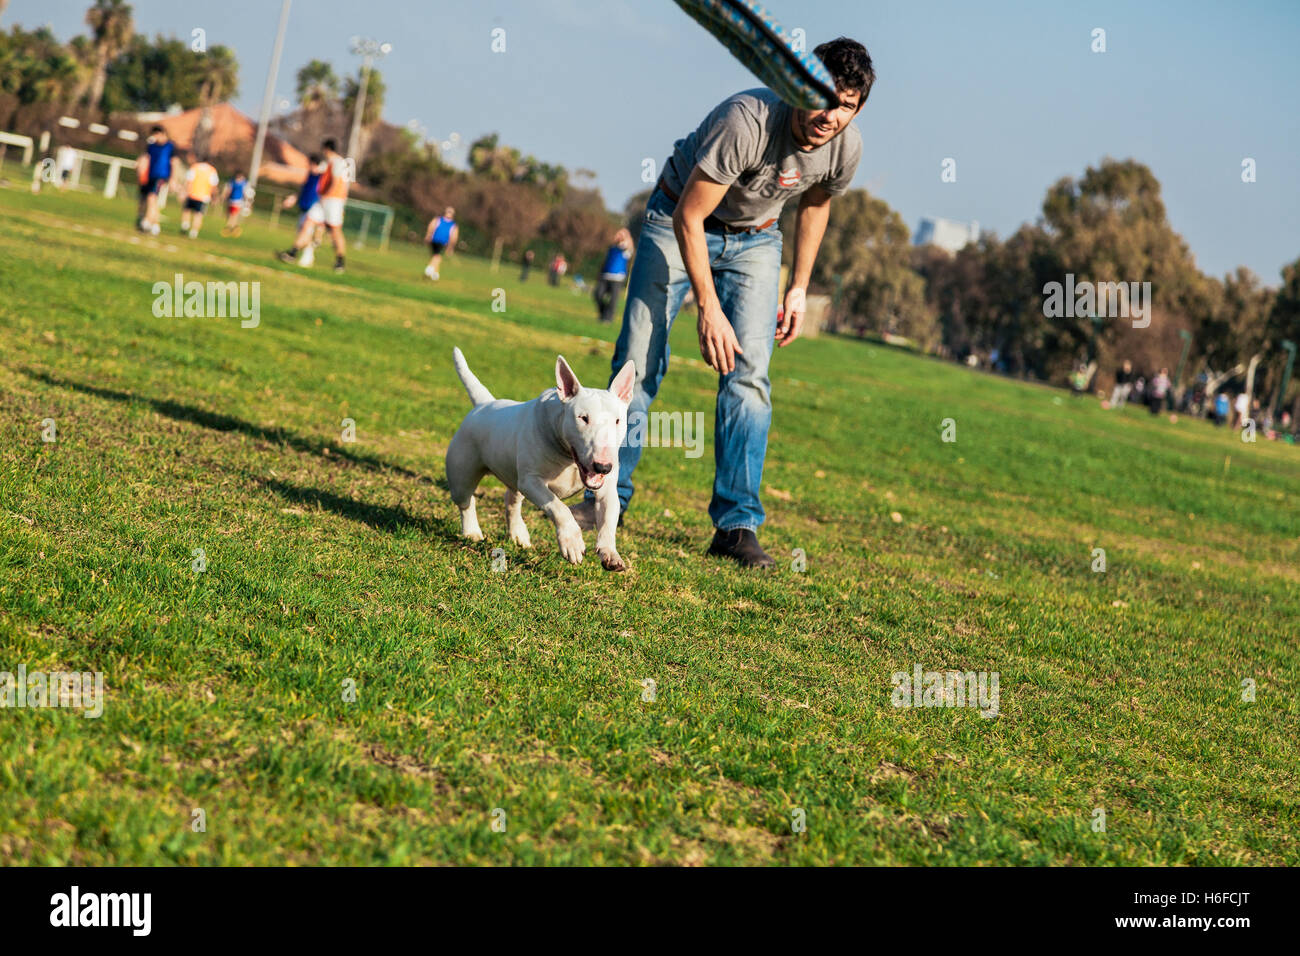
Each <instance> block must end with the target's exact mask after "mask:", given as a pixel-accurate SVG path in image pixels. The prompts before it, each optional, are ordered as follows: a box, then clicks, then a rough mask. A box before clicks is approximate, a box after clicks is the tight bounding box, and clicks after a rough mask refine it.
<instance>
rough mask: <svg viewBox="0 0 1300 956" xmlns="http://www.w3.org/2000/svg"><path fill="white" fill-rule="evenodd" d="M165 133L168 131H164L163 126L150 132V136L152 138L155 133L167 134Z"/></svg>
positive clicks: (156, 127)
mask: <svg viewBox="0 0 1300 956" xmlns="http://www.w3.org/2000/svg"><path fill="white" fill-rule="evenodd" d="M165 132H167V131H166V130H165V129H163V128H162V127H161V126H155V127H154V128H153V129H151V130H149V135H150V136H152V135H153V134H154V133H165Z"/></svg>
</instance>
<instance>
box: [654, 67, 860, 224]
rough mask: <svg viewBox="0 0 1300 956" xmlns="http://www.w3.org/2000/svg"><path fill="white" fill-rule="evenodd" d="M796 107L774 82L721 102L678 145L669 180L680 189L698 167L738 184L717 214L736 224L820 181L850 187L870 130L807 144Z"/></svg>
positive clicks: (754, 220)
mask: <svg viewBox="0 0 1300 956" xmlns="http://www.w3.org/2000/svg"><path fill="white" fill-rule="evenodd" d="M790 109H791V107H790V106H788V105H787V104H785V103H783V102H781V100H780V98H779V97H778V96H777V95H776V94H775V93H773V92H772V91H771V90H769V89H766V88H765V87H760V88H758V89H755V90H745V91H744V92H743V93H737V94H736V95H735V96H732V97H729V98H727V99H725V100H723V101H722V102H721V103H719V104H718V105H717V106H716V107H715V108H714V109H713V112H711V113H710V114H709V115H708V116H706V117H704V122H703V123H701V124H700V125H699V128H698V129H696V130H695V131H694V132H693V133H691V134H690V135H689V136H687V137H685V138H684V139H679V140H678V141H677V142H676V143H675V144H674V145H673V154H672V155H671V156H669V157H668V162H667V163H666V164H665V165H664V176H663V178H664V185H666V186H667V187H668V188H669V189H671V190H672V191H673V192H674V193H675V194H677V195H678V196H680V195H681V194H682V190H683V189H684V188H685V186H686V180H687V179H689V178H690V175H691V170H693V169H694V168H695V167H696V166H699V167H700V171H701V172H703V173H704V174H705V175H706V176H708V177H709V178H710V179H714V180H716V181H718V182H720V183H729V184H730V185H731V188H730V189H728V190H727V193H726V195H725V196H723V198H722V202H720V203H718V208H717V209H715V210H714V211H713V215H714V216H716V217H717V218H718V219H720V220H722V221H723V222H725V223H727V224H728V225H733V226H757V225H760V224H761V223H764V222H767V221H768V220H769V219H773V218H775V217H777V216H779V215H780V214H781V207H782V206H784V205H785V204H786V202H787V201H788V200H789V199H790V198H791V197H792V196H797V195H799V194H800V193H802V192H804V191H805V190H806V189H808V187H809V186H811V185H813V184H814V183H816V184H818V185H820V186H821V187H822V188H823V189H825V190H826V191H827V192H828V193H831V194H833V195H838V194H839V193H842V192H844V191H845V190H846V189H848V188H849V182H850V181H851V180H852V179H853V174H854V173H855V172H857V169H858V160H859V159H861V158H862V136H861V135H860V134H859V133H858V128H857V127H856V126H854V125H853V124H851V123H850V124H849V127H848V128H847V129H845V130H844V131H843V132H842V133H840V135H838V136H836V137H835V138H834V139H833V140H831V141H830V142H829V143H826V144H825V145H823V146H818V147H817V148H816V149H811V150H806V151H805V150H801V149H800V148H799V145H798V144H797V143H796V142H795V140H794V135H793V134H792V133H791V132H790Z"/></svg>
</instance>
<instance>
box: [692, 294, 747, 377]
mask: <svg viewBox="0 0 1300 956" xmlns="http://www.w3.org/2000/svg"><path fill="white" fill-rule="evenodd" d="M698 329H699V333H700V355H702V356H704V361H705V362H707V363H708V364H709V367H710V368H711V369H713V370H714V371H715V372H717V373H718V374H720V375H726V374H728V373H729V372H732V371H735V368H736V355H737V353H739V354H742V355H743V354H744V351H745V350H744V349H742V348H741V347H740V341H739V340H738V339H737V338H736V333H735V330H733V329H732V327H731V323H730V322H729V321H727V317H726V316H725V315H723V314H722V308H721V307H720V306H719V305H718V304H717V303H716V302H715V303H712V304H711V305H709V306H707V307H701V308H700V321H699V324H698Z"/></svg>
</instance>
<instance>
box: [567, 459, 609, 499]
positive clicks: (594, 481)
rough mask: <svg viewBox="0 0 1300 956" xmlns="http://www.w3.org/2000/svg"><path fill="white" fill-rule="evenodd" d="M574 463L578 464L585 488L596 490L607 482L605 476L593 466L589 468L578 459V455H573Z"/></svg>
mask: <svg viewBox="0 0 1300 956" xmlns="http://www.w3.org/2000/svg"><path fill="white" fill-rule="evenodd" d="M573 463H574V464H575V465H577V466H578V474H579V476H581V478H582V486H583V487H584V488H587V489H590V490H591V491H595V490H596V489H597V488H599V487H600V486H601V485H603V484H604V483H605V476H604V475H602V474H601V473H600V472H598V471H596V470H594V469H592V468H588V467H587V466H586V465H584V464H583V463H582V462H581V461H580V460H579V459H578V456H577V455H574V456H573Z"/></svg>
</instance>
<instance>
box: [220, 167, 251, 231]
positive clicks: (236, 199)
mask: <svg viewBox="0 0 1300 956" xmlns="http://www.w3.org/2000/svg"><path fill="white" fill-rule="evenodd" d="M247 189H248V177H247V176H245V175H244V174H243V173H235V178H234V179H232V180H231V181H230V182H228V183H226V192H225V197H224V199H223V200H222V201H223V202H224V203H225V206H226V225H225V227H224V228H223V229H222V230H221V234H222V235H223V236H238V235H239V233H240V228H239V217H240V215H242V214H243V211H244V193H245V191H246V190H247Z"/></svg>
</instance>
